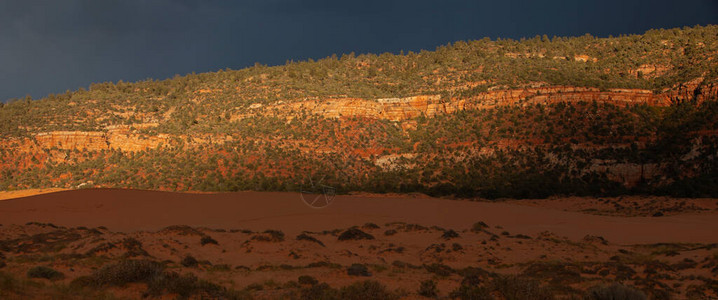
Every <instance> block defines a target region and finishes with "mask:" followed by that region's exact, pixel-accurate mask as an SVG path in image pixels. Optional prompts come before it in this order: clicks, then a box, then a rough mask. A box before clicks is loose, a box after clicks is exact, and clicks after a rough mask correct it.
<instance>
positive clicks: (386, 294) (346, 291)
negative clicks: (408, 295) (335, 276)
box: [339, 280, 399, 300]
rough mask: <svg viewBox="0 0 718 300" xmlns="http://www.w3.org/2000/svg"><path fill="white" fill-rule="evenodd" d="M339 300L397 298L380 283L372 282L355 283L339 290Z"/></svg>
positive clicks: (397, 297) (389, 299)
mask: <svg viewBox="0 0 718 300" xmlns="http://www.w3.org/2000/svg"><path fill="white" fill-rule="evenodd" d="M339 293H340V296H341V299H346V300H365V299H375V300H391V299H399V296H398V295H396V294H394V293H392V292H390V291H388V290H387V288H386V287H385V286H384V285H382V284H381V283H379V282H377V281H374V280H366V281H360V282H355V283H353V284H351V285H348V286H345V287H343V288H341V290H340V291H339Z"/></svg>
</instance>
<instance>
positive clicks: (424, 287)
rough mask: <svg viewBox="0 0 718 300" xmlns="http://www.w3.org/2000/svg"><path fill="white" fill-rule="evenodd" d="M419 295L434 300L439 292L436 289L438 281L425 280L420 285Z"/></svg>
mask: <svg viewBox="0 0 718 300" xmlns="http://www.w3.org/2000/svg"><path fill="white" fill-rule="evenodd" d="M418 293H419V295H421V296H424V297H427V298H434V297H436V296H437V295H438V294H439V292H438V290H437V288H436V281H433V280H424V281H422V282H421V284H420V285H419V291H418Z"/></svg>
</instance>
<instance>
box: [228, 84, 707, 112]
mask: <svg viewBox="0 0 718 300" xmlns="http://www.w3.org/2000/svg"><path fill="white" fill-rule="evenodd" d="M716 96H718V85H716V84H714V83H710V84H703V78H697V79H695V80H692V81H690V82H686V83H683V84H679V85H676V86H675V87H674V88H673V89H670V90H666V91H664V92H662V93H654V92H653V91H650V90H643V89H611V90H608V91H601V90H600V89H598V88H591V87H572V86H551V87H532V88H523V89H507V90H493V91H487V92H483V93H479V94H478V95H476V96H472V97H468V98H452V99H444V98H442V97H441V96H440V95H419V96H412V97H405V98H385V99H374V100H368V99H359V98H331V99H323V100H322V99H311V100H304V101H296V102H289V103H287V102H284V101H280V102H276V103H274V104H269V105H253V106H251V107H250V108H249V110H248V111H247V112H246V113H244V114H241V115H239V116H235V119H237V118H240V119H241V118H243V117H246V116H250V115H257V114H262V115H266V114H268V113H269V114H273V115H277V116H284V117H291V116H292V115H297V114H301V113H310V114H315V115H320V116H322V117H325V118H339V117H366V118H374V119H384V120H390V121H405V120H409V119H412V118H416V117H418V116H422V115H423V116H426V117H433V116H435V115H437V114H448V113H453V112H456V111H461V110H467V109H484V108H495V107H498V106H507V105H532V104H550V103H559V102H580V101H584V102H593V101H596V102H599V103H610V104H614V105H618V106H626V105H633V104H646V105H651V106H667V105H670V104H671V102H672V101H674V100H685V99H697V100H698V101H702V100H705V99H706V98H708V97H716Z"/></svg>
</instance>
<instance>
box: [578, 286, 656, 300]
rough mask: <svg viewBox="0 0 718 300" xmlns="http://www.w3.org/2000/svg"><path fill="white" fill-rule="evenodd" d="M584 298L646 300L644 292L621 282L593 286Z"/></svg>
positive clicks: (593, 299) (592, 299) (595, 299)
mask: <svg viewBox="0 0 718 300" xmlns="http://www.w3.org/2000/svg"><path fill="white" fill-rule="evenodd" d="M585 299H586V300H646V299H648V298H647V297H646V294H644V293H643V292H641V291H639V290H637V289H634V288H631V287H627V286H625V285H622V284H618V283H613V284H611V285H603V286H595V287H592V288H590V289H589V290H588V291H587V293H586V298H585Z"/></svg>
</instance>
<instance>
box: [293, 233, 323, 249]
mask: <svg viewBox="0 0 718 300" xmlns="http://www.w3.org/2000/svg"><path fill="white" fill-rule="evenodd" d="M297 241H310V242H314V243H317V244H319V245H322V247H326V246H324V243H322V241H320V240H318V239H317V238H315V237H313V236H310V235H308V234H306V233H302V234H300V235H298V236H297Z"/></svg>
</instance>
